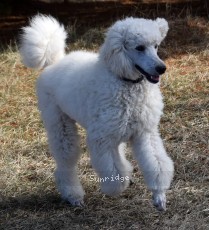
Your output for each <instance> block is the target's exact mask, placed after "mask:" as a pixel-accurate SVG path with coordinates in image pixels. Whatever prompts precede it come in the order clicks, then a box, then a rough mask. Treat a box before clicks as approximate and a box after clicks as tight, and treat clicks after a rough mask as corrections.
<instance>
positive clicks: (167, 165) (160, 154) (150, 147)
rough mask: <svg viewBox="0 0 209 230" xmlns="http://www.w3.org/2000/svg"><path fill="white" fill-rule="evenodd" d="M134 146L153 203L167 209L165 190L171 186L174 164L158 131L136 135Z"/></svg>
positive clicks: (158, 207) (133, 141)
mask: <svg viewBox="0 0 209 230" xmlns="http://www.w3.org/2000/svg"><path fill="white" fill-rule="evenodd" d="M132 148H133V152H134V154H135V157H136V159H137V161H138V163H139V166H140V167H141V169H142V171H143V174H144V178H145V182H146V184H147V186H148V188H149V189H150V190H151V191H152V193H153V204H154V205H155V206H156V208H157V209H158V210H159V211H162V210H165V209H166V195H165V191H166V190H167V189H168V188H169V187H170V183H171V180H172V178H173V171H174V166H173V161H172V160H171V158H170V157H169V156H168V155H167V153H166V151H165V148H164V146H163V142H162V139H161V138H160V135H159V133H158V131H157V130H156V131H155V132H152V133H151V132H143V133H142V134H141V135H139V136H136V137H134V138H133V140H132Z"/></svg>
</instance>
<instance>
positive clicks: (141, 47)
mask: <svg viewBox="0 0 209 230" xmlns="http://www.w3.org/2000/svg"><path fill="white" fill-rule="evenodd" d="M135 49H136V50H138V51H140V52H143V51H145V46H143V45H139V46H137V47H136V48H135Z"/></svg>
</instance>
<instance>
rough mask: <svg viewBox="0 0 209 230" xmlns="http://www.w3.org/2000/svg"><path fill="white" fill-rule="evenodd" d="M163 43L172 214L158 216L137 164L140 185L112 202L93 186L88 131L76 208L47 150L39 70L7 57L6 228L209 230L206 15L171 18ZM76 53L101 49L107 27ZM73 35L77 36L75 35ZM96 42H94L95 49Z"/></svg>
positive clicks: (0, 157) (2, 157)
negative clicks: (81, 203)
mask: <svg viewBox="0 0 209 230" xmlns="http://www.w3.org/2000/svg"><path fill="white" fill-rule="evenodd" d="M169 24H170V28H171V29H170V32H169V36H168V38H167V40H166V41H165V43H164V44H163V46H162V49H161V51H160V52H161V54H162V55H163V56H164V57H165V58H166V63H167V66H168V71H167V73H166V74H165V76H164V78H163V79H162V84H161V88H162V91H163V94H164V100H165V110H164V112H165V113H164V116H163V118H162V121H161V126H160V128H161V133H162V136H163V138H164V141H165V145H166V148H167V150H168V152H169V153H170V155H171V157H172V158H173V160H174V162H175V177H174V180H173V183H172V187H171V189H170V190H169V191H168V210H167V211H166V212H165V213H159V212H157V211H156V210H155V209H154V208H153V207H152V204H151V201H150V200H151V195H150V192H149V191H148V190H147V188H146V186H145V185H144V182H143V178H142V176H141V173H140V171H139V169H138V167H137V165H136V162H135V161H134V159H132V157H131V156H130V160H131V161H132V163H133V165H134V173H133V174H134V178H135V184H134V185H132V186H131V187H130V188H128V189H127V190H126V191H125V192H124V193H123V194H122V195H121V196H119V197H117V198H110V197H107V196H104V195H103V194H101V193H100V191H99V185H98V183H97V182H90V181H89V178H90V175H92V174H94V172H93V169H92V168H91V165H90V162H89V157H88V153H87V148H86V145H85V132H84V131H83V130H82V129H80V134H81V136H82V143H81V146H82V151H83V153H84V154H83V155H82V158H81V160H80V163H79V171H80V178H81V180H82V183H83V185H84V188H85V190H86V198H85V201H86V207H85V208H84V209H81V208H74V207H70V206H69V205H67V204H66V203H64V202H62V201H61V199H60V197H59V194H58V193H57V191H56V188H55V184H54V178H53V171H54V167H55V165H54V161H53V159H52V158H51V156H50V153H49V151H48V147H47V140H46V135H45V131H44V128H43V126H42V123H41V121H40V117H39V112H38V110H37V101H36V96H35V81H36V78H37V76H38V72H35V71H31V70H29V69H27V68H25V67H23V65H22V64H21V62H20V58H19V56H18V53H17V52H16V51H14V50H11V49H10V50H5V51H4V52H3V53H1V55H0V72H1V82H0V96H1V102H0V103H1V106H0V114H1V120H0V124H1V128H0V143H1V149H0V228H1V229H6V230H10V229H25V230H26V229H33V230H34V229H41V230H44V229H47V230H48V229H62V230H63V229H131V230H132V229H133V230H134V229H163V230H164V229H179V230H180V229H181V230H183V229H195V230H197V229H202V230H205V229H209V154H208V149H209V141H208V134H209V114H208V113H209V107H208V106H209V97H208V92H209V65H208V60H209V59H208V58H209V47H208V41H209V24H208V22H207V21H206V20H205V19H203V18H192V17H188V18H185V19H176V20H175V21H174V20H170V22H169ZM69 30H71V31H74V39H72V42H73V44H72V45H71V48H72V49H77V48H88V49H91V50H92V49H93V50H97V49H98V47H99V45H100V44H101V42H102V37H103V35H102V33H103V31H104V28H99V29H98V30H96V29H92V30H91V31H86V32H85V35H84V36H83V38H78V37H77V39H76V29H75V26H74V27H72V28H69ZM72 38H73V37H72ZM92 43H93V45H92Z"/></svg>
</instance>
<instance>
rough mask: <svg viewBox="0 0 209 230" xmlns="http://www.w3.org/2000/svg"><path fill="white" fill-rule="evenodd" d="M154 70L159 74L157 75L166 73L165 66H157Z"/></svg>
mask: <svg viewBox="0 0 209 230" xmlns="http://www.w3.org/2000/svg"><path fill="white" fill-rule="evenodd" d="M155 70H156V71H157V72H158V73H159V74H163V73H165V71H166V66H165V65H158V66H156V67H155Z"/></svg>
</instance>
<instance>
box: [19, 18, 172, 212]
mask: <svg viewBox="0 0 209 230" xmlns="http://www.w3.org/2000/svg"><path fill="white" fill-rule="evenodd" d="M167 31H168V23H167V21H166V20H165V19H162V18H157V19H156V20H146V19H139V18H132V17H131V18H126V19H124V20H121V21H117V22H116V23H115V24H113V25H112V26H111V27H110V28H109V30H108V32H107V34H106V38H105V41H104V44H103V45H102V47H101V49H100V51H99V53H93V52H86V51H76V52H71V53H69V54H68V55H65V39H66V32H65V30H64V28H63V26H62V25H60V24H59V22H57V21H56V20H55V19H54V18H52V17H51V16H43V15H37V16H35V17H34V18H33V19H32V20H31V23H30V26H28V27H25V28H23V34H22V37H21V44H20V53H21V55H22V59H23V63H24V64H25V65H26V66H28V67H31V68H37V69H41V68H45V69H44V71H43V72H42V73H41V76H40V77H39V79H38V82H37V95H38V101H39V108H40V111H41V115H42V118H43V122H44V126H45V128H46V131H47V134H48V140H49V146H50V149H51V152H52V155H53V157H54V158H55V160H56V166H57V168H56V172H55V177H56V182H57V186H58V189H59V191H60V193H61V195H62V197H63V198H64V199H65V200H67V201H68V202H70V203H71V204H72V205H79V206H80V205H83V197H84V191H83V188H82V185H81V184H80V181H79V178H78V175H77V161H78V159H79V156H80V150H79V137H78V133H77V126H76V122H78V123H79V124H80V125H81V126H82V127H84V128H85V129H86V131H87V143H88V147H89V150H90V156H91V162H92V165H93V167H94V169H95V170H96V172H97V174H98V177H99V178H100V182H101V190H102V192H104V193H105V194H108V195H113V196H115V195H118V194H120V193H121V192H123V191H124V190H125V189H126V188H127V186H128V185H129V183H130V178H131V173H132V166H131V164H130V163H129V162H128V161H127V160H126V158H125V149H124V143H126V142H130V144H131V146H132V150H133V153H134V156H135V158H136V160H137V161H138V163H139V166H140V168H141V170H142V171H143V175H144V178H145V182H146V184H147V186H148V188H149V189H150V190H151V191H152V193H153V203H154V205H155V206H156V207H157V209H158V210H165V208H166V195H165V191H166V190H167V189H168V188H169V186H170V183H171V180H172V178H173V170H174V169H173V162H172V160H171V159H170V157H169V156H168V155H167V154H166V151H165V148H164V146H163V141H162V139H161V137H160V134H159V131H158V124H159V121H160V116H161V115H162V110H163V101H162V96H161V93H160V90H159V85H158V84H157V83H158V82H159V80H160V75H161V74H163V73H164V72H165V70H166V66H165V64H164V62H163V61H162V60H161V59H160V58H159V57H158V55H157V50H158V46H159V45H160V43H161V41H162V40H163V39H164V38H165V36H166V34H167ZM118 178H120V179H118ZM121 178H125V179H123V180H122V179H121Z"/></svg>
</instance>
